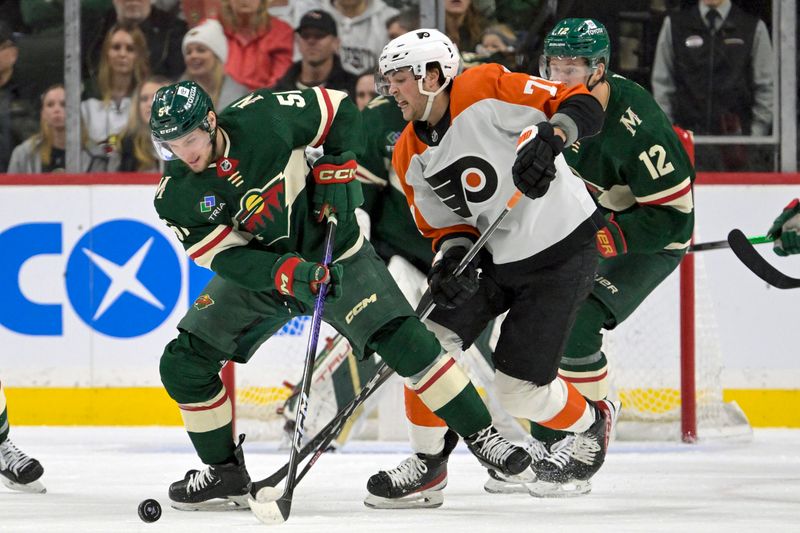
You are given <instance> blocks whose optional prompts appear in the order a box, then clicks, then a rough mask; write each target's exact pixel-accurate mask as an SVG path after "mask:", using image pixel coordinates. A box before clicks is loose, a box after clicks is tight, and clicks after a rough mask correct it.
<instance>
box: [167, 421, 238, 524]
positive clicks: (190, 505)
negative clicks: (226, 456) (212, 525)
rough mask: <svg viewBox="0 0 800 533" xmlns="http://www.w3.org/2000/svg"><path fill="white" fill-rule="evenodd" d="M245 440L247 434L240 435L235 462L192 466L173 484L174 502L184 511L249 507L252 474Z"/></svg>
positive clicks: (171, 501)
mask: <svg viewBox="0 0 800 533" xmlns="http://www.w3.org/2000/svg"><path fill="white" fill-rule="evenodd" d="M243 442H244V435H239V445H238V446H236V449H235V450H234V452H233V461H232V462H230V463H224V464H218V465H208V466H207V467H206V468H205V469H204V470H190V471H188V472H186V475H185V476H184V478H183V479H182V480H180V481H176V482H175V483H173V484H172V485H170V486H169V499H170V505H171V506H172V507H173V508H175V509H180V510H181V511H199V510H204V511H209V510H220V511H222V510H233V509H249V508H250V504H249V503H248V502H247V497H248V495H249V494H250V475H249V474H248V473H247V469H246V468H245V464H244V454H243V452H242V443H243Z"/></svg>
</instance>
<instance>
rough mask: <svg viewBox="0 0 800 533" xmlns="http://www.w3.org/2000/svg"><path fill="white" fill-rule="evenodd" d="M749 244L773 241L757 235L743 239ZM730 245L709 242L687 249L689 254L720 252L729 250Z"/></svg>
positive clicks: (727, 243)
mask: <svg viewBox="0 0 800 533" xmlns="http://www.w3.org/2000/svg"><path fill="white" fill-rule="evenodd" d="M745 238H746V239H747V241H748V242H749V243H750V244H764V243H767V242H772V241H774V240H775V239H773V238H772V237H768V236H766V235H758V236H756V237H745ZM730 247H731V244H730V243H729V242H728V241H727V240H725V241H711V242H701V243H699V244H693V245H691V246H690V247H689V252H690V253H692V252H705V251H707V250H721V249H723V248H730Z"/></svg>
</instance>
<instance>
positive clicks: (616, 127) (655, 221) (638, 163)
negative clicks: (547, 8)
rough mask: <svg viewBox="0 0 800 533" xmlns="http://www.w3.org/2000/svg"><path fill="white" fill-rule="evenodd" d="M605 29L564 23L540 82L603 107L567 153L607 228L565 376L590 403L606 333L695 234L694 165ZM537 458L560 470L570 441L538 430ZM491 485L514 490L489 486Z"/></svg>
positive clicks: (600, 381)
mask: <svg viewBox="0 0 800 533" xmlns="http://www.w3.org/2000/svg"><path fill="white" fill-rule="evenodd" d="M609 57H610V45H609V37H608V33H607V32H606V29H605V27H604V26H603V25H602V24H600V23H599V22H597V21H595V20H591V19H564V20H562V21H560V22H559V23H558V24H556V26H555V27H554V28H553V30H552V31H551V32H550V33H549V34H548V35H547V37H546V38H545V44H544V54H543V56H542V59H541V62H540V73H541V75H542V77H544V78H547V79H549V80H553V81H560V82H563V83H565V84H567V85H568V86H574V85H579V84H584V85H586V86H587V87H588V88H589V89H590V90H591V91H592V94H593V95H594V96H595V97H596V98H597V99H598V100H600V102H601V103H602V104H603V107H604V108H605V122H604V125H603V129H602V130H601V132H600V133H599V134H598V135H597V136H595V137H591V138H588V139H582V140H579V141H577V142H575V143H574V144H573V145H572V146H571V147H569V148H568V149H566V150H564V157H565V158H566V160H567V163H568V164H569V166H570V167H571V169H572V170H573V172H575V173H576V174H577V175H578V176H580V177H581V178H582V179H583V180H584V182H585V183H586V185H587V187H588V188H589V189H590V190H591V191H592V192H593V194H594V197H595V200H596V202H597V203H598V204H599V205H600V207H601V209H603V211H604V213H605V217H606V221H607V227H606V228H604V229H602V230H600V231H599V232H598V233H597V237H596V244H597V250H598V253H599V254H600V256H601V261H600V265H599V267H598V272H597V276H596V278H595V283H594V288H593V289H592V292H591V294H590V295H589V297H588V298H587V300H586V302H585V303H584V304H583V306H582V307H581V308H580V309H579V311H578V315H577V318H576V321H575V325H574V327H573V329H572V333H571V335H570V338H569V341H568V343H567V347H566V349H565V351H564V357H563V358H562V359H561V364H560V366H559V375H560V376H562V377H563V378H564V379H565V380H567V381H569V382H571V383H572V384H573V385H574V386H575V387H576V388H577V389H578V390H579V391H580V392H581V394H583V395H584V396H585V397H587V398H590V399H592V400H600V399H603V398H605V397H606V395H607V393H608V367H607V362H606V355H605V353H603V351H602V349H601V347H602V341H603V336H602V330H603V329H606V330H610V329H613V328H614V327H616V326H617V325H618V324H620V323H621V322H622V321H624V320H625V319H626V318H628V317H629V316H630V314H631V313H633V311H634V310H635V309H636V308H637V307H638V306H639V304H641V303H642V301H643V300H644V299H645V298H646V297H647V296H648V295H649V294H650V293H651V292H652V291H653V289H655V288H656V286H658V285H659V284H660V283H661V282H662V281H663V280H664V279H665V278H666V277H667V276H668V275H669V274H670V273H671V272H672V271H673V270H675V268H677V266H678V264H679V263H680V261H681V259H682V258H683V256H684V254H685V253H686V251H687V249H688V247H689V244H690V241H691V237H692V230H693V228H694V203H693V199H692V182H693V180H694V169H693V168H692V164H691V162H690V160H689V156H688V155H687V153H686V151H685V150H684V148H683V147H682V145H681V141H680V140H679V138H678V136H677V135H676V133H675V131H674V130H673V128H672V125H671V124H670V122H669V120H668V119H667V117H666V115H664V113H663V112H662V111H661V109H660V108H659V106H658V104H656V102H655V100H654V99H653V97H652V96H651V95H650V94H649V93H647V92H646V91H645V90H644V89H643V88H642V87H640V86H639V85H637V84H636V83H634V82H632V81H630V80H627V79H625V78H624V77H622V76H619V75H617V74H613V73H611V72H609V71H608V70H607V68H608V63H609ZM531 433H532V435H533V436H534V437H535V438H536V439H537V440H536V447H537V449H538V454H539V455H542V456H544V459H543V461H545V462H551V463H553V464H556V465H557V464H559V463H560V462H563V461H564V460H565V459H566V457H565V454H567V453H569V450H571V449H572V448H571V447H570V446H567V444H568V443H569V441H570V440H571V439H572V438H573V437H572V436H571V435H566V434H564V433H560V432H557V431H553V430H552V429H548V428H545V427H543V426H539V425H535V424H534V425H533V427H532V431H531ZM561 481H563V482H564V483H563V484H558V483H556V484H554V485H552V486H548V485H546V484H542V483H537V484H536V485H529V486H528V489H529V490H531V491H533V492H534V495H540V496H552V495H555V496H560V495H565V493H564V492H563V491H564V490H566V489H567V488H568V489H569V490H570V491H571V492H570V493H571V494H580V493H585V492H588V491H589V490H590V488H591V485H590V484H589V481H588V480H586V481H578V480H568V479H563V480H561ZM488 485H489V486H487V489H489V488H492V489H494V490H497V491H503V490H506V489H508V490H512V489H513V488H514V487H512V486H506V487H504V486H503V483H502V482H499V483H494V482H492V481H491V480H490V482H489V484H488Z"/></svg>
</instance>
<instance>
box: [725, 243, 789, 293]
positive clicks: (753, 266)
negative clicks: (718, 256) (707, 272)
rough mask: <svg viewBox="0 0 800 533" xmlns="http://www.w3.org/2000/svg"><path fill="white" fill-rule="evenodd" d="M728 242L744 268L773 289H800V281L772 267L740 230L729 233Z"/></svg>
mask: <svg viewBox="0 0 800 533" xmlns="http://www.w3.org/2000/svg"><path fill="white" fill-rule="evenodd" d="M728 242H729V243H730V245H731V250H733V253H735V254H736V257H738V258H739V261H741V262H742V263H744V266H746V267H747V268H749V269H750V271H751V272H752V273H753V274H755V275H756V276H758V277H759V278H761V279H763V280H764V281H766V282H767V283H769V284H770V285H772V286H773V287H777V288H779V289H796V288H798V287H800V279H798V278H793V277H791V276H787V275H786V274H784V273H783V272H781V271H779V270H778V269H777V268H775V267H774V266H772V265H771V264H770V263H769V262H768V261H767V260H766V259H764V257H763V256H762V255H761V254H760V253H758V252H757V251H756V249H755V248H753V245H752V244H750V242H749V241H748V240H747V237H745V235H744V233H742V232H741V231H740V230H738V229H735V230H731V232H730V233H728Z"/></svg>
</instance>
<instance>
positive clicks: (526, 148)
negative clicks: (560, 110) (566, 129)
mask: <svg viewBox="0 0 800 533" xmlns="http://www.w3.org/2000/svg"><path fill="white" fill-rule="evenodd" d="M563 149H564V141H563V140H562V139H561V137H559V136H558V135H556V134H555V132H554V131H553V126H552V125H551V124H550V123H549V122H540V123H538V124H537V125H535V126H529V127H527V128H525V129H524V130H523V131H522V133H521V134H520V136H519V141H517V160H516V161H514V166H513V167H511V175H512V176H513V178H514V185H516V186H517V189H519V190H520V191H522V193H523V194H524V195H525V196H527V197H528V198H532V199H534V200H535V199H537V198H541V197H542V196H544V195H545V194H546V193H547V189H549V188H550V182H551V181H553V179H555V177H556V165H555V159H556V156H557V155H558V154H560V153H561V151H562V150H563Z"/></svg>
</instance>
